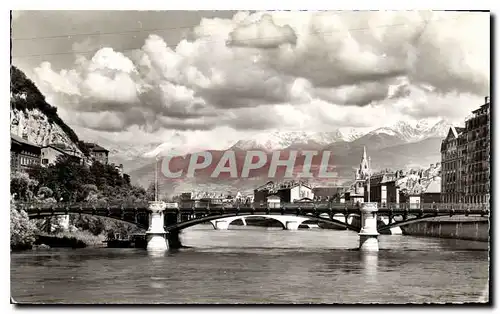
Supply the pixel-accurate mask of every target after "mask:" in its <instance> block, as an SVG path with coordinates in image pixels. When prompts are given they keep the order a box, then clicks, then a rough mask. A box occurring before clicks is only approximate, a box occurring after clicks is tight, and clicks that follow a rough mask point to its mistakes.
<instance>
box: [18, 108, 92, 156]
mask: <svg viewBox="0 0 500 314" xmlns="http://www.w3.org/2000/svg"><path fill="white" fill-rule="evenodd" d="M10 132H11V133H13V134H15V135H17V136H19V137H23V135H27V136H28V141H30V142H32V143H34V144H37V145H40V146H44V145H49V144H64V145H65V146H66V147H67V148H68V149H69V150H71V151H74V153H75V154H76V155H78V156H80V157H83V153H82V152H81V150H80V149H79V148H78V146H77V145H76V143H73V141H71V139H70V138H69V136H68V134H66V132H64V131H63V130H62V128H61V127H60V126H59V125H57V124H56V123H50V122H49V119H48V118H47V116H46V115H45V114H44V113H42V112H41V111H40V110H38V109H33V110H26V111H20V110H18V109H11V111H10Z"/></svg>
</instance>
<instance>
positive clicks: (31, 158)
mask: <svg viewBox="0 0 500 314" xmlns="http://www.w3.org/2000/svg"><path fill="white" fill-rule="evenodd" d="M40 153H41V149H40V146H38V145H36V144H34V143H31V142H29V141H28V137H27V135H24V136H23V137H19V136H17V135H15V134H12V133H11V134H10V170H11V172H12V171H25V170H27V169H29V168H31V167H34V166H37V165H40Z"/></svg>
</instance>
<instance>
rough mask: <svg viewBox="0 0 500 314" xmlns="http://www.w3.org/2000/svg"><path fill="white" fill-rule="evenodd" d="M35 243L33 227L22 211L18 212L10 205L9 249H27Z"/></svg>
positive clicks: (13, 205) (12, 204)
mask: <svg viewBox="0 0 500 314" xmlns="http://www.w3.org/2000/svg"><path fill="white" fill-rule="evenodd" d="M34 242H35V226H34V224H33V222H31V221H30V220H29V218H28V214H27V213H26V212H25V211H24V210H18V209H17V208H16V206H15V204H14V203H11V204H10V248H11V249H12V250H17V249H27V248H31V247H32V246H33V243H34Z"/></svg>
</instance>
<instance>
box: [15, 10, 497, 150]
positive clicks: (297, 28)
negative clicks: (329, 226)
mask: <svg viewBox="0 0 500 314" xmlns="http://www.w3.org/2000/svg"><path fill="white" fill-rule="evenodd" d="M12 56H13V61H12V62H13V64H14V65H16V66H18V67H19V68H20V69H21V70H23V71H24V72H25V73H26V74H27V75H28V77H30V78H31V79H32V80H33V81H35V82H36V84H37V85H38V86H39V88H40V90H41V91H42V92H43V93H44V94H45V95H46V97H47V99H48V101H49V102H50V103H51V104H53V105H55V106H57V107H58V110H59V113H60V115H61V116H62V118H63V119H64V120H65V121H66V122H67V123H68V124H69V125H71V126H72V127H73V128H74V129H75V131H76V132H77V133H78V135H79V136H80V137H82V138H84V139H86V140H88V139H93V138H108V139H110V138H111V139H113V140H115V141H116V142H117V143H123V144H124V145H125V144H127V145H139V144H141V145H145V144H148V143H161V142H169V141H172V142H175V141H177V142H182V143H186V142H188V143H190V144H191V145H200V144H201V143H211V144H210V145H213V147H214V148H219V147H220V148H223V147H225V146H226V145H227V143H229V142H231V141H233V140H235V139H239V138H244V137H248V136H251V134H253V133H255V132H267V131H270V130H306V131H330V130H333V129H336V128H351V127H354V128H375V127H379V126H385V125H388V124H391V122H394V121H398V120H407V121H415V120H419V119H426V118H437V117H441V118H445V119H448V120H451V121H453V122H455V121H456V122H457V123H459V122H462V121H463V119H464V117H465V116H466V115H468V114H469V113H470V111H471V110H472V109H474V108H476V107H478V106H479V105H480V104H482V102H483V98H484V96H486V95H488V94H489V72H490V70H489V69H490V16H489V13H467V12H457V13H455V12H428V11H420V12H349V11H331V12H295V13H294V12H253V13H250V12H230V11H224V12H222V11H219V12H215V11H213V12H212V11H205V12H195V11H192V12H184V11H177V12H172V11H170V12H165V11H164V12H161V11H154V12H153V11H149V12H148V11H141V12H135V11H115V12H113V11H79V12H77V11H39V12H37V11H23V12H19V11H18V12H14V13H13V21H12Z"/></svg>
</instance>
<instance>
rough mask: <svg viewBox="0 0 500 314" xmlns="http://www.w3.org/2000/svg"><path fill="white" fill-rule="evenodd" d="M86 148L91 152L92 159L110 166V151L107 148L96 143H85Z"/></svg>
mask: <svg viewBox="0 0 500 314" xmlns="http://www.w3.org/2000/svg"><path fill="white" fill-rule="evenodd" d="M85 147H86V148H87V150H88V151H89V154H90V156H91V157H92V159H94V160H96V161H98V162H100V163H101V164H103V165H107V164H108V155H109V151H108V150H107V149H106V148H104V147H102V146H99V145H97V144H96V143H85Z"/></svg>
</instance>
